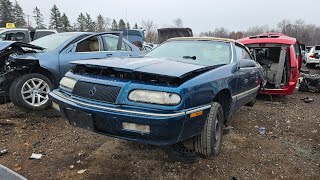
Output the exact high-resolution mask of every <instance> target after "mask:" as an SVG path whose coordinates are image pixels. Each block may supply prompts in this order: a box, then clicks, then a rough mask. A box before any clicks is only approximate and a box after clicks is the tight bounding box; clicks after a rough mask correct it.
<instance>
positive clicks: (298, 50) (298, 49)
mask: <svg viewBox="0 0 320 180" xmlns="http://www.w3.org/2000/svg"><path fill="white" fill-rule="evenodd" d="M294 52H295V54H296V57H297V58H298V56H300V55H301V53H300V46H299V44H298V43H296V44H295V45H294Z"/></svg>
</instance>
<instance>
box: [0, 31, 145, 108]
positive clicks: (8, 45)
mask: <svg viewBox="0 0 320 180" xmlns="http://www.w3.org/2000/svg"><path fill="white" fill-rule="evenodd" d="M140 54H141V52H140V50H139V48H137V47H136V46H134V45H133V44H131V43H130V42H128V41H127V40H125V39H123V38H122V34H121V33H116V32H112V33H90V32H70V33H58V34H52V35H49V36H45V37H43V38H40V39H37V40H35V41H33V42H31V43H30V44H26V43H22V42H14V41H1V42H0V95H1V97H7V96H10V99H11V101H12V102H13V103H14V104H15V105H16V106H19V107H22V108H25V109H29V110H43V109H46V108H47V107H49V106H50V105H51V102H50V100H49V96H48V93H49V92H50V91H52V90H53V89H54V88H57V87H58V85H59V81H60V80H61V78H62V77H63V76H64V74H65V73H66V72H67V71H68V70H69V69H70V67H71V66H72V65H71V64H69V62H70V61H74V60H84V59H93V58H94V59H103V60H106V59H105V58H110V57H120V56H140Z"/></svg>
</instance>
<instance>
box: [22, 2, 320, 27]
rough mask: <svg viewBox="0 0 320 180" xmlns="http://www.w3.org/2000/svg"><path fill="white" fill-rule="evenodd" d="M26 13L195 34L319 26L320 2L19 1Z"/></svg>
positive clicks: (46, 21) (46, 18) (72, 20)
mask: <svg viewBox="0 0 320 180" xmlns="http://www.w3.org/2000/svg"><path fill="white" fill-rule="evenodd" d="M18 2H19V3H20V5H21V6H22V7H23V9H24V11H25V13H26V14H30V15H32V10H33V8H34V7H35V6H38V7H39V8H40V10H41V12H42V13H43V14H44V17H45V23H46V24H47V23H48V21H49V14H50V9H51V7H52V6H53V5H54V4H56V5H57V6H58V8H59V9H60V11H61V12H65V13H66V14H67V16H68V17H69V20H70V21H71V22H72V24H73V23H74V22H75V21H76V19H77V17H78V15H79V13H80V12H87V13H89V14H91V16H92V17H93V18H94V19H95V17H96V16H97V15H98V14H99V13H100V14H102V15H103V16H104V17H109V18H111V19H117V20H119V19H121V18H122V19H124V20H125V19H126V14H127V20H128V21H129V22H130V23H131V26H133V24H134V23H135V22H137V23H138V24H141V21H142V20H146V19H151V20H153V21H154V22H155V23H156V24H157V25H158V27H165V26H168V25H171V24H172V20H173V19H175V18H178V17H179V18H181V19H182V20H183V24H184V26H186V27H190V28H192V29H193V31H194V32H195V33H199V32H204V31H209V30H214V29H215V28H216V27H226V28H227V29H228V30H246V29H247V28H248V27H250V26H255V25H269V26H271V27H275V26H276V25H277V23H278V22H279V21H280V20H282V19H290V20H297V19H303V20H305V21H306V22H307V23H312V24H317V25H320V20H319V17H320V15H319V14H320V1H319V0H18ZM126 9H127V13H126Z"/></svg>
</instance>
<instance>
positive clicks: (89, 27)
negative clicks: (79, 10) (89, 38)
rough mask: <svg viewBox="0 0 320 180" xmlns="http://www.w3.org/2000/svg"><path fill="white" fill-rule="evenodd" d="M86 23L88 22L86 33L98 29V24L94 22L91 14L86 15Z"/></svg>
mask: <svg viewBox="0 0 320 180" xmlns="http://www.w3.org/2000/svg"><path fill="white" fill-rule="evenodd" d="M85 22H86V28H85V29H86V31H88V32H94V31H95V28H96V23H95V22H94V21H93V20H92V18H91V16H90V14H88V13H86V18H85Z"/></svg>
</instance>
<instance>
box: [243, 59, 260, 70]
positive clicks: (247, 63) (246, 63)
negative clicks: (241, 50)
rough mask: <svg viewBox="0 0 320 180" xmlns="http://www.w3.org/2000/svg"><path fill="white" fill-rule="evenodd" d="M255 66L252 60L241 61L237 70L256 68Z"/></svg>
mask: <svg viewBox="0 0 320 180" xmlns="http://www.w3.org/2000/svg"><path fill="white" fill-rule="evenodd" d="M256 66H257V64H256V62H255V61H254V60H252V59H241V60H240V62H239V68H240V69H242V68H251V67H256Z"/></svg>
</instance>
